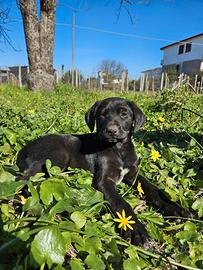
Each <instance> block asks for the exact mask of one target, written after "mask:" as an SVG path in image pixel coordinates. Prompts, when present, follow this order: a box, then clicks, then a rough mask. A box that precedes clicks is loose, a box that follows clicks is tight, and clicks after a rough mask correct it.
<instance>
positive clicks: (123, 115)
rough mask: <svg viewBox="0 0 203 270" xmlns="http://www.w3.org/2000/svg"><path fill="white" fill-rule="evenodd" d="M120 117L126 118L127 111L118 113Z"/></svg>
mask: <svg viewBox="0 0 203 270" xmlns="http://www.w3.org/2000/svg"><path fill="white" fill-rule="evenodd" d="M120 116H121V117H123V118H125V117H127V116H128V113H127V111H120Z"/></svg>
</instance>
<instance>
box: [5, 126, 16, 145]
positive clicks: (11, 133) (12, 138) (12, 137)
mask: <svg viewBox="0 0 203 270" xmlns="http://www.w3.org/2000/svg"><path fill="white" fill-rule="evenodd" d="M4 133H5V135H6V138H7V139H8V141H9V142H10V144H11V145H14V143H15V142H16V139H17V133H16V132H14V131H13V130H11V129H9V128H6V129H4Z"/></svg>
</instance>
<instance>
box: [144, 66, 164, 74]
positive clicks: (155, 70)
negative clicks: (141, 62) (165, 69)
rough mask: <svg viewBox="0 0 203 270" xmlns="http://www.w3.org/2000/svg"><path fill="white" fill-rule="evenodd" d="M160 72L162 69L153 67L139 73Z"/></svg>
mask: <svg viewBox="0 0 203 270" xmlns="http://www.w3.org/2000/svg"><path fill="white" fill-rule="evenodd" d="M161 70H162V67H155V68H151V69H146V70H143V71H142V72H141V73H148V72H160V71H161Z"/></svg>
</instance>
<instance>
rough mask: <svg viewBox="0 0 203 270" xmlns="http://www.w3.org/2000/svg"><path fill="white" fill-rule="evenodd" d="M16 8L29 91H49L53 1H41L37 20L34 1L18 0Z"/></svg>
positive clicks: (51, 85) (51, 78)
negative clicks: (23, 43)
mask: <svg viewBox="0 0 203 270" xmlns="http://www.w3.org/2000/svg"><path fill="white" fill-rule="evenodd" d="M19 4H20V11H21V15H22V18H23V26H24V32H25V40H26V46H27V54H28V62H29V67H30V72H29V76H28V87H29V89H30V90H38V89H45V90H48V91H52V90H53V88H54V75H53V49H54V34H55V21H56V0H40V19H38V10H37V5H36V0H19Z"/></svg>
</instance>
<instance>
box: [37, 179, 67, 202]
mask: <svg viewBox="0 0 203 270" xmlns="http://www.w3.org/2000/svg"><path fill="white" fill-rule="evenodd" d="M65 191H66V185H65V183H64V181H63V180H62V179H57V178H51V179H48V180H46V181H44V182H43V183H42V184H41V186H40V198H41V200H42V202H43V203H44V204H45V205H49V204H51V203H52V202H53V199H54V198H55V199H56V200H57V201H60V200H62V199H63V198H64V196H65Z"/></svg>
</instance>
